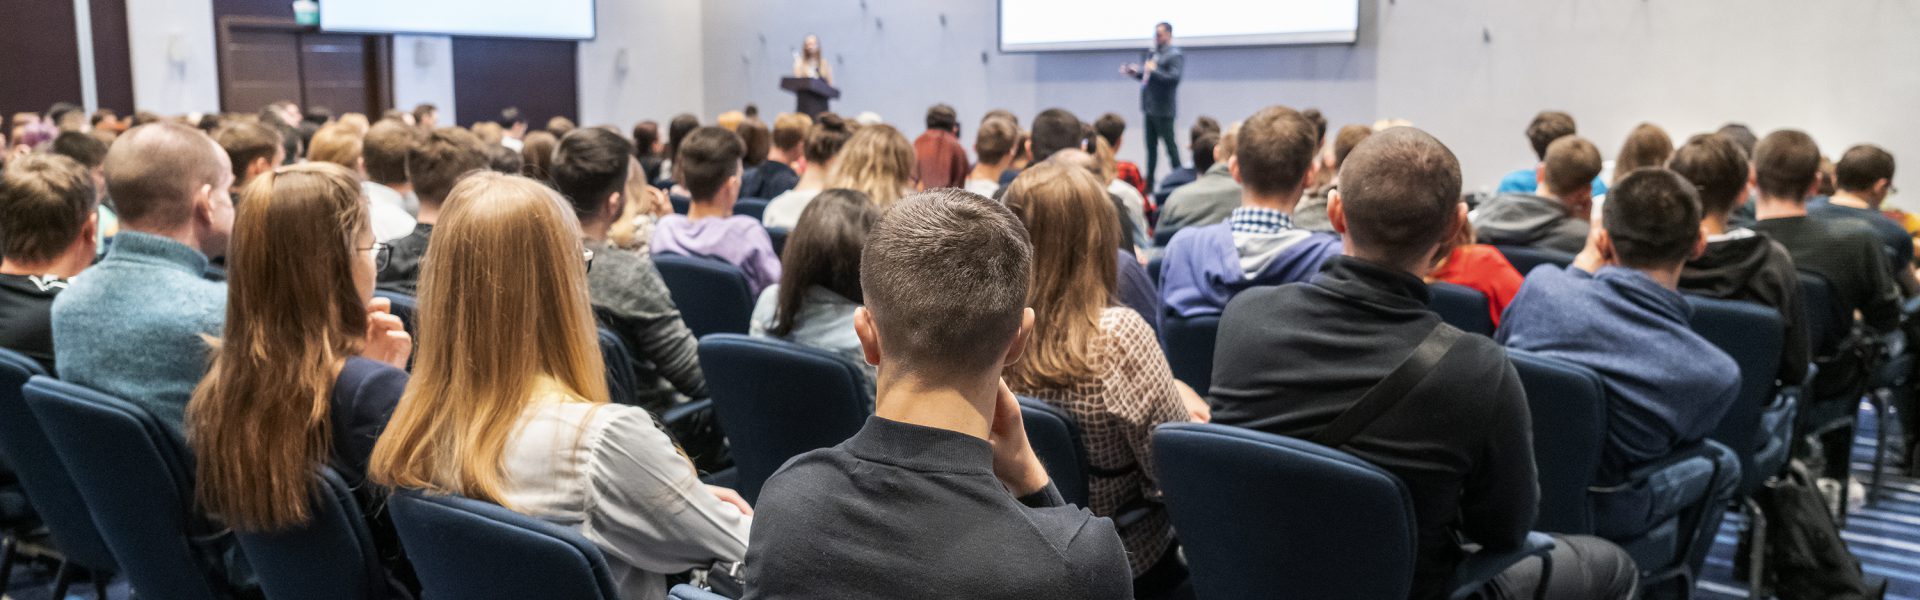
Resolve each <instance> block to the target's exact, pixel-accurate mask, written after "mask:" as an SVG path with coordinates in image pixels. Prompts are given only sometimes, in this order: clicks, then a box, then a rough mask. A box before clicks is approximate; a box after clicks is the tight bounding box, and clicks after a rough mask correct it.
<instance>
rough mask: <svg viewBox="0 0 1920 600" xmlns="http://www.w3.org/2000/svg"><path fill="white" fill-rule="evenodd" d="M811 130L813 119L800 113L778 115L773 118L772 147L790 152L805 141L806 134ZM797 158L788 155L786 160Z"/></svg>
mask: <svg viewBox="0 0 1920 600" xmlns="http://www.w3.org/2000/svg"><path fill="white" fill-rule="evenodd" d="M812 129H813V117H809V116H807V115H805V114H802V113H780V116H777V117H774V118H773V147H775V148H779V149H781V150H787V151H791V150H794V149H795V148H797V147H799V146H800V144H801V143H802V142H805V141H807V132H808V131H811V130H812ZM795 158H798V157H796V156H793V155H791V154H789V155H788V156H787V159H788V160H792V159H795Z"/></svg>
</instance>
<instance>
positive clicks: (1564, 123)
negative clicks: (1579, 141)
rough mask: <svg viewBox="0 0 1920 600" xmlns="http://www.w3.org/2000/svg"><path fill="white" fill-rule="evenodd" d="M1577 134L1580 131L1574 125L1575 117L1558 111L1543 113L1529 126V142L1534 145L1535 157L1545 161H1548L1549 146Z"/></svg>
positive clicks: (1534, 118)
mask: <svg viewBox="0 0 1920 600" xmlns="http://www.w3.org/2000/svg"><path fill="white" fill-rule="evenodd" d="M1575 133H1578V131H1576V130H1575V128H1574V125H1573V115H1569V114H1567V113H1563V112H1560V111H1557V110H1547V111H1541V112H1540V114H1537V115H1534V116H1533V122H1531V123H1528V124H1527V142H1529V143H1531V144H1533V155H1534V156H1538V157H1540V160H1543V161H1544V160H1546V159H1547V146H1550V145H1552V144H1553V141H1554V140H1557V139H1560V138H1563V137H1566V136H1569V135H1573V134H1575Z"/></svg>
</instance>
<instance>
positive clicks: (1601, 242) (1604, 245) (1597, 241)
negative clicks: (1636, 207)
mask: <svg viewBox="0 0 1920 600" xmlns="http://www.w3.org/2000/svg"><path fill="white" fill-rule="evenodd" d="M1593 238H1594V239H1593V248H1594V249H1595V250H1598V251H1600V260H1603V261H1605V262H1606V263H1607V264H1610V265H1612V264H1619V262H1620V261H1619V260H1617V259H1616V258H1615V257H1614V255H1613V236H1612V235H1610V234H1608V233H1607V230H1605V229H1600V230H1598V231H1596V232H1594V236H1593Z"/></svg>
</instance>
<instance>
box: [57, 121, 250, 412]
mask: <svg viewBox="0 0 1920 600" xmlns="http://www.w3.org/2000/svg"><path fill="white" fill-rule="evenodd" d="M231 171H232V166H231V165H229V164H228V163H227V154H226V153H225V152H223V151H221V148H220V146H219V145H218V144H215V143H214V142H213V140H211V139H209V138H207V136H206V135H205V134H202V133H200V132H199V131H197V130H195V129H193V128H191V127H187V126H184V125H179V124H175V123H155V124H152V125H143V126H140V127H135V128H133V129H131V130H128V131H127V133H126V134H125V135H122V136H120V139H119V140H118V141H116V142H114V144H113V148H112V149H110V150H108V152H107V162H106V175H107V192H108V195H109V196H110V197H112V198H113V200H114V202H115V203H116V204H117V205H119V207H120V221H121V231H120V234H119V235H117V236H114V240H113V248H112V249H111V250H109V251H108V252H107V256H106V258H104V259H101V261H100V262H99V264H97V265H95V266H94V267H93V268H91V269H88V270H87V273H86V276H85V277H80V278H77V279H75V280H74V281H73V283H72V284H71V285H69V286H68V287H67V291H65V292H62V293H61V294H60V295H59V297H58V298H56V299H55V300H54V303H53V348H54V353H55V356H56V357H57V359H58V360H57V362H58V365H59V374H60V379H62V380H65V381H68V382H70V383H75V384H79V385H83V386H87V387H89V388H93V389H96V390H100V391H101V392H105V393H107V394H110V395H113V396H116V397H119V398H123V399H126V400H128V401H131V402H133V403H135V404H138V405H140V406H142V407H145V408H146V409H147V410H149V411H152V412H153V414H154V416H155V417H157V418H159V419H160V421H161V422H163V423H167V424H169V425H172V426H173V427H176V428H178V427H179V426H180V424H181V420H182V416H183V414H184V411H185V410H186V405H187V400H188V399H190V398H191V397H192V396H193V387H194V385H196V384H198V383H199V381H200V377H201V376H202V375H204V374H206V369H207V360H208V356H207V353H208V351H209V349H210V348H209V347H208V345H207V343H208V342H207V340H208V339H209V338H210V337H211V336H218V335H220V332H221V328H222V326H223V324H224V323H225V320H226V306H227V286H226V284H225V283H222V282H220V281H216V280H214V279H211V278H209V272H210V267H211V263H210V262H209V259H211V258H218V257H223V256H225V255H226V252H227V240H228V237H229V236H230V235H231V233H232V231H233V196H232V194H231V189H230V188H231V187H232V186H233V180H234V176H233V173H232V172H231Z"/></svg>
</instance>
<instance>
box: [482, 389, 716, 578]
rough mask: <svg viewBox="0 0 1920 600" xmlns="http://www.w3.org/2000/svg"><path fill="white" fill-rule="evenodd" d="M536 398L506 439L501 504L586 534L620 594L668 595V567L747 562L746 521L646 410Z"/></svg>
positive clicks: (549, 395)
mask: <svg viewBox="0 0 1920 600" xmlns="http://www.w3.org/2000/svg"><path fill="white" fill-rule="evenodd" d="M539 396H540V397H538V398H535V400H534V402H533V404H532V405H530V406H528V407H527V410H526V413H525V414H522V415H521V418H520V427H519V430H518V431H517V432H515V433H514V435H513V437H511V438H509V439H508V441H507V447H506V451H505V453H504V455H503V459H504V460H503V461H502V462H503V464H504V466H505V471H506V475H507V489H505V490H503V491H504V492H505V493H504V498H503V500H505V504H506V505H507V506H510V507H512V508H513V509H514V510H517V511H519V512H521V513H524V514H529V515H533V516H535V517H539V518H541V519H544V520H546V521H548V522H552V523H556V524H558V525H561V526H563V527H571V528H574V529H577V530H579V531H580V533H582V534H584V535H586V537H587V539H590V540H593V543H594V545H596V546H599V547H600V551H601V552H604V553H605V554H606V558H607V567H608V570H610V571H611V572H612V576H613V583H614V585H615V587H617V588H618V589H619V591H620V597H621V598H622V599H623V600H658V599H661V598H665V597H666V596H667V587H666V580H665V576H664V574H666V573H679V572H681V571H686V570H688V569H693V568H706V567H709V566H712V564H713V562H714V561H715V560H726V561H736V562H737V561H740V560H744V559H745V558H746V554H747V530H748V529H749V527H750V526H751V525H752V524H753V519H752V517H749V516H746V515H744V514H742V513H741V512H740V509H739V508H737V507H735V506H733V505H731V504H727V503H725V502H722V501H721V500H720V499H719V498H718V497H715V496H714V495H713V492H711V491H710V490H708V489H707V487H706V486H705V485H703V484H701V483H700V479H699V477H698V476H697V475H696V474H695V473H694V470H693V465H692V464H691V463H689V462H688V461H687V459H686V457H684V456H682V455H681V454H680V452H679V451H678V450H676V449H675V447H674V445H673V442H672V441H671V440H670V439H668V438H667V435H666V433H664V432H662V431H660V428H659V427H657V426H656V425H654V420H653V416H652V415H651V414H649V413H648V412H647V411H646V410H644V409H641V408H638V407H633V406H624V405H618V404H589V403H584V402H570V401H566V397H565V396H564V395H562V393H561V392H558V391H556V390H544V391H541V392H539Z"/></svg>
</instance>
